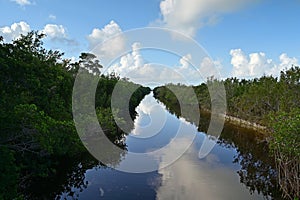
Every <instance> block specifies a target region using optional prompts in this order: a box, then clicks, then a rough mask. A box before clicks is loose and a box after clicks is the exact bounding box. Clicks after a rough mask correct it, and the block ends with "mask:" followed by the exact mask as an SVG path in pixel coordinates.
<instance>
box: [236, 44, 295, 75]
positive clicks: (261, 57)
mask: <svg viewBox="0 0 300 200" xmlns="http://www.w3.org/2000/svg"><path fill="white" fill-rule="evenodd" d="M230 55H231V64H232V67H233V70H232V76H235V77H239V78H253V77H260V76H263V75H273V76H278V75H279V74H280V71H282V70H284V69H288V68H290V67H291V66H292V65H297V64H298V60H297V59H296V58H290V57H289V56H288V55H287V54H286V53H283V54H281V55H280V56H279V61H280V63H275V62H274V61H273V60H272V59H269V58H267V56H266V54H265V53H263V52H258V53H251V54H249V55H246V54H245V53H244V52H243V51H242V50H241V49H232V50H231V51H230Z"/></svg>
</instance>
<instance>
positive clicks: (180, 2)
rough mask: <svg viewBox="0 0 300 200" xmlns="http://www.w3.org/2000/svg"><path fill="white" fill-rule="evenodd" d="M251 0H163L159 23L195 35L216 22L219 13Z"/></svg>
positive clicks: (229, 10)
mask: <svg viewBox="0 0 300 200" xmlns="http://www.w3.org/2000/svg"><path fill="white" fill-rule="evenodd" d="M248 2H251V1H250V0H210V1H207V0H163V1H161V3H160V11H161V17H162V19H160V20H158V22H159V24H160V25H162V26H164V27H167V28H171V29H175V30H177V31H179V32H182V33H184V34H187V35H189V36H194V35H195V33H196V31H197V30H198V29H199V28H201V27H202V26H204V25H207V24H215V23H216V22H217V21H218V19H219V17H218V16H219V15H220V14H222V13H228V12H231V11H234V10H236V9H238V8H240V7H241V6H243V5H245V4H246V3H248Z"/></svg>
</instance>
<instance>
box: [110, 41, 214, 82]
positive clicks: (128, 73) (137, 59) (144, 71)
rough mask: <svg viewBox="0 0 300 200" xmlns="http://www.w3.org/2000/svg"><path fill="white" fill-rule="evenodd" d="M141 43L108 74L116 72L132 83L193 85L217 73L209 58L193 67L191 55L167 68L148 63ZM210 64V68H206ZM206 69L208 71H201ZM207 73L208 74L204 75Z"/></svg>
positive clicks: (134, 46) (135, 44)
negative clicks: (141, 50)
mask: <svg viewBox="0 0 300 200" xmlns="http://www.w3.org/2000/svg"><path fill="white" fill-rule="evenodd" d="M141 48H142V47H141V44H140V43H134V44H133V45H132V51H131V52H130V53H128V54H126V55H124V56H122V57H121V58H120V60H119V61H118V62H116V63H115V64H113V65H112V66H111V67H110V68H109V69H108V72H109V73H111V72H115V73H117V74H119V75H120V76H121V77H127V78H129V79H131V80H132V81H134V82H136V83H140V84H153V83H154V84H155V83H156V84H165V83H171V82H172V83H184V84H193V83H199V82H201V81H202V80H203V78H206V77H208V76H210V75H211V74H212V73H213V74H214V73H215V70H216V67H215V63H216V61H213V60H211V59H209V58H206V57H205V58H203V61H202V63H199V65H198V66H192V65H191V61H192V56H191V54H186V55H183V56H182V57H181V58H179V59H178V65H175V66H166V65H161V64H157V63H149V62H146V61H145V59H144V58H143V56H142V54H141V52H140V49H141ZM205 62H206V64H207V63H208V64H209V65H208V66H205ZM204 67H206V71H203V70H202V71H201V69H202V68H204ZM202 72H205V73H206V74H202Z"/></svg>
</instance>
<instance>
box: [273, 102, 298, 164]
mask: <svg viewBox="0 0 300 200" xmlns="http://www.w3.org/2000/svg"><path fill="white" fill-rule="evenodd" d="M270 118H271V122H270V126H271V127H272V128H273V134H272V136H273V140H272V143H271V147H272V148H271V149H273V150H274V151H279V152H281V153H282V154H284V155H286V156H287V157H295V158H298V159H299V160H300V109H299V108H294V109H293V110H291V112H289V113H287V112H279V113H276V114H274V115H272V116H271V117H270Z"/></svg>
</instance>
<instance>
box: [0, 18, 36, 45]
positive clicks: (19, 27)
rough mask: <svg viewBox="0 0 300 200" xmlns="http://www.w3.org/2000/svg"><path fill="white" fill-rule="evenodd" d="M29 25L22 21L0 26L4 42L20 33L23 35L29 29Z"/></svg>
mask: <svg viewBox="0 0 300 200" xmlns="http://www.w3.org/2000/svg"><path fill="white" fill-rule="evenodd" d="M30 30H31V29H30V26H29V24H27V23H26V22H24V21H20V22H19V23H13V24H12V25H11V26H10V27H9V26H4V27H1V28H0V34H1V35H2V36H3V38H4V42H11V41H12V40H14V39H17V38H19V37H20V35H21V34H23V35H25V34H27V33H28V32H29V31H30Z"/></svg>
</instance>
